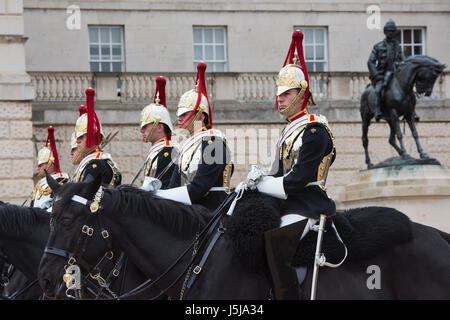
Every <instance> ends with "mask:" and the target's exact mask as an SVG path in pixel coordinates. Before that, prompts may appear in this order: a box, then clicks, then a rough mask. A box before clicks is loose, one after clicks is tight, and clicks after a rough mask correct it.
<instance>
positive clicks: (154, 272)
mask: <svg viewBox="0 0 450 320" xmlns="http://www.w3.org/2000/svg"><path fill="white" fill-rule="evenodd" d="M100 184H101V180H100V179H95V180H92V181H86V182H83V183H76V184H75V183H67V184H65V185H64V186H58V184H57V183H56V182H55V181H54V180H53V181H52V180H50V179H49V185H50V186H51V188H52V189H53V190H54V191H55V194H56V198H55V199H56V201H55V202H54V206H53V215H54V234H53V236H52V238H51V241H49V243H48V245H51V246H53V247H59V248H66V250H68V251H70V250H73V246H74V243H75V242H76V241H77V238H78V234H79V229H80V228H81V226H82V225H83V223H84V221H86V219H89V218H90V217H93V216H95V217H96V218H97V219H101V221H102V223H103V225H104V226H107V228H108V230H110V233H111V234H113V235H120V236H117V237H115V239H116V240H117V242H116V243H115V245H117V246H119V247H120V248H121V250H123V251H124V252H126V253H127V255H128V256H129V258H130V260H132V261H133V262H134V263H135V264H136V265H137V266H138V268H139V269H140V270H142V271H143V272H144V273H145V274H146V276H147V277H149V278H152V279H156V280H155V282H156V283H157V284H158V286H159V287H160V288H164V291H163V292H165V293H166V294H167V295H168V296H169V297H170V298H171V299H179V298H182V299H232V300H246V299H252V300H265V299H270V298H271V297H273V296H272V293H271V292H272V282H271V279H270V276H268V274H267V272H265V269H264V268H261V269H260V270H251V269H250V268H247V266H246V265H245V264H244V263H242V260H241V257H240V255H239V254H237V253H236V250H235V249H234V248H235V247H236V246H235V245H234V243H233V241H234V240H233V239H232V237H231V235H230V232H229V230H228V229H227V225H229V223H228V222H227V221H225V220H226V219H228V218H229V219H233V218H234V216H235V214H236V211H238V207H240V206H241V205H242V204H245V203H246V202H245V199H241V200H240V201H239V202H238V205H237V206H236V208H235V213H233V215H232V216H231V217H229V216H226V217H228V218H224V219H222V220H223V222H224V224H223V225H219V227H218V228H216V227H214V229H211V226H214V224H212V225H209V223H208V222H210V221H211V219H213V217H216V215H214V216H213V215H212V214H211V212H209V211H208V210H207V209H205V208H204V207H201V206H198V205H191V206H188V205H184V204H181V203H178V202H174V201H171V200H167V199H159V198H156V197H154V196H153V195H152V193H150V192H145V191H143V190H139V189H137V188H134V187H128V188H120V189H104V190H103V192H101V196H99V191H98V190H99V187H100ZM265 197H266V196H265ZM266 198H269V197H266ZM92 199H95V200H92ZM271 199H272V198H271ZM241 201H242V203H241ZM92 203H96V205H97V204H98V205H99V206H100V208H101V209H99V210H98V211H96V212H94V213H93V212H92V210H90V208H92ZM96 205H94V208H95V207H96ZM268 207H270V205H268V203H267V202H265V201H263V200H261V199H260V200H258V201H255V205H254V206H253V209H252V211H253V212H254V213H255V216H254V219H253V220H258V217H260V216H258V212H262V211H264V210H266V211H267V209H266V208H268ZM354 210H356V211H358V210H359V213H362V212H364V211H365V210H367V209H366V208H360V209H354ZM380 210H382V211H387V212H388V213H389V212H392V209H389V208H381V209H380ZM277 214H278V215H279V213H278V212H277ZM259 219H260V220H261V223H265V219H264V218H262V217H260V218H259ZM278 219H279V217H278ZM374 221H376V219H375V220H374ZM387 223H389V221H387ZM204 230H211V234H210V235H208V234H207V236H205V237H206V238H205V239H207V240H209V239H210V237H212V238H215V237H217V238H216V240H217V241H215V244H214V246H212V247H211V246H210V245H208V246H207V248H210V250H208V249H207V250H206V251H204V250H200V249H198V248H199V247H201V248H205V247H206V245H205V243H211V242H203V241H202V242H197V241H196V240H198V241H200V239H203V238H200V237H199V235H203V234H204ZM411 230H412V231H411V239H410V240H409V241H406V242H404V243H401V244H398V245H396V246H392V247H390V248H386V249H385V250H384V251H382V252H380V253H379V254H377V255H375V256H372V257H367V258H366V259H365V260H362V261H348V262H345V263H344V264H342V266H341V267H339V268H337V269H330V268H323V269H321V271H320V278H319V283H318V287H317V298H318V299H444V298H445V299H448V298H449V297H450V292H449V290H448V288H449V286H450V276H449V274H448V270H449V268H450V244H449V241H448V238H444V237H443V236H448V235H446V234H444V233H441V232H439V231H438V230H437V229H434V228H431V227H427V226H424V225H421V224H418V223H411ZM248 231H249V232H252V231H253V228H249V229H248ZM310 232H312V231H310ZM221 234H223V236H220V235H221ZM262 237H263V236H262V235H261V238H260V240H261V241H263V240H262ZM193 243H194V244H195V243H197V244H199V247H197V246H196V245H194V246H193V247H192V244H193ZM262 247H263V246H262ZM262 247H261V248H262ZM191 248H193V249H192V250H191ZM197 249H198V250H200V251H202V252H208V254H201V253H202V252H198V250H197ZM186 253H187V254H186ZM262 254H263V252H257V253H256V255H262ZM200 257H202V259H201V260H200V262H199V264H198V265H197V266H195V267H194V265H195V264H192V262H193V261H198V260H195V259H198V258H200ZM204 257H207V259H206V260H204ZM202 261H203V263H202ZM54 263H58V257H57V256H54V255H49V254H44V256H43V258H42V261H41V266H40V270H39V278H40V282H41V285H42V286H43V289H44V290H46V288H48V287H52V286H54V284H55V281H57V280H58V279H59V278H60V277H61V274H60V272H58V271H56V270H55V269H54V268H51V266H52V265H53V264H54ZM190 265H192V268H191V267H190ZM371 265H376V266H379V268H380V270H381V279H380V288H379V289H377V290H371V289H370V288H368V286H367V281H368V277H369V276H370V275H368V274H367V273H366V271H367V268H368V266H371ZM194 275H195V281H193V279H194ZM311 279H312V272H311V270H310V269H308V273H307V275H306V279H305V281H303V285H302V288H303V289H304V290H302V298H304V299H308V298H309V292H310V289H311ZM150 286H151V284H150ZM140 287H141V286H140ZM141 288H142V290H144V288H148V287H146V286H142V287H141ZM135 292H139V291H135Z"/></svg>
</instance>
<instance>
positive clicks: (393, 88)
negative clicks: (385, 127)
mask: <svg viewBox="0 0 450 320" xmlns="http://www.w3.org/2000/svg"><path fill="white" fill-rule="evenodd" d="M445 67H446V66H445V65H443V64H441V63H439V62H438V61H437V60H436V59H433V58H430V57H428V56H421V55H418V56H413V57H409V58H407V59H406V60H405V61H404V62H403V63H402V64H400V65H399V67H398V68H397V69H396V71H395V72H394V73H393V74H392V77H391V79H390V81H389V82H388V85H387V86H386V88H385V90H384V95H383V99H381V112H382V119H384V120H386V121H387V123H388V124H389V127H390V129H391V132H390V136H389V143H390V144H391V145H392V146H393V147H394V148H395V150H396V151H397V152H398V153H399V155H400V156H401V157H402V159H407V158H409V156H408V154H407V152H406V150H405V147H404V145H403V135H402V132H401V130H400V122H399V118H400V117H401V116H403V118H404V119H405V120H406V122H408V125H409V128H410V129H411V132H412V135H413V137H414V140H415V142H416V146H417V151H418V152H419V155H420V158H421V159H428V158H429V157H428V155H427V154H426V153H425V152H424V150H423V148H422V146H421V145H420V142H419V135H418V134H417V130H416V124H415V122H416V116H415V115H416V113H415V106H416V97H415V94H414V91H413V88H414V86H416V92H417V94H424V95H425V96H430V95H431V92H432V91H433V86H434V83H435V81H436V78H437V77H438V76H439V75H440V74H441V73H442V72H443V70H444V69H445ZM375 94H376V93H375V90H374V88H373V86H372V85H371V84H369V85H368V86H367V88H366V90H365V91H364V92H363V94H362V95H361V106H360V113H361V118H362V144H363V147H364V151H365V155H366V164H367V167H368V168H369V169H370V168H372V167H373V164H372V163H371V161H370V157H369V151H368V144H369V140H368V137H367V133H368V130H369V125H370V121H371V120H372V118H373V117H374V101H375V100H374V95H375ZM417 119H418V118H417ZM395 136H397V139H398V142H399V143H400V146H398V145H397V143H396V141H395Z"/></svg>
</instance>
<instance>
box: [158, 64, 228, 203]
mask: <svg viewBox="0 0 450 320" xmlns="http://www.w3.org/2000/svg"><path fill="white" fill-rule="evenodd" d="M205 70H206V64H205V63H203V62H200V63H199V64H198V65H197V78H196V83H197V85H196V88H195V89H191V90H189V91H187V92H185V93H184V94H183V95H182V96H181V98H180V101H179V103H178V108H177V117H178V125H179V127H180V128H181V129H185V130H188V131H189V134H190V137H189V139H187V140H186V141H185V142H184V143H183V145H182V146H181V147H180V153H179V156H178V161H177V166H176V169H175V171H174V173H173V175H172V179H171V182H170V185H169V187H170V189H167V190H158V191H157V192H156V195H157V196H159V197H162V198H167V199H172V200H175V201H179V202H182V203H185V204H193V203H195V204H201V205H203V206H205V207H206V208H208V209H210V210H215V209H216V208H217V207H218V206H219V205H220V204H221V203H222V201H223V200H224V199H225V198H226V196H227V192H228V190H229V184H230V178H231V175H232V173H233V164H232V163H231V155H230V151H229V149H228V147H227V145H226V139H225V136H224V135H223V133H222V132H220V131H219V130H217V129H213V127H212V112H211V106H210V104H209V100H208V94H207V92H206V82H205Z"/></svg>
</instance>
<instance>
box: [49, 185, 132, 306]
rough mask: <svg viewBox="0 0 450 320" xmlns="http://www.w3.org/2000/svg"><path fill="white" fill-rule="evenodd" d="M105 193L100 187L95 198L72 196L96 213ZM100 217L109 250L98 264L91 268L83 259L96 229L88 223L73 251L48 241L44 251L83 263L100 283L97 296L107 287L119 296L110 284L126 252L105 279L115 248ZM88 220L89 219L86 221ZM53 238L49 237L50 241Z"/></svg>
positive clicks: (69, 260) (83, 227)
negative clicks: (105, 272) (104, 269)
mask: <svg viewBox="0 0 450 320" xmlns="http://www.w3.org/2000/svg"><path fill="white" fill-rule="evenodd" d="M102 195H103V189H102V187H100V188H99V189H98V191H97V193H96V194H95V198H94V200H87V199H85V198H83V197H81V196H78V195H74V196H73V197H72V200H73V201H75V202H78V203H80V204H82V205H85V206H88V207H89V209H90V211H91V212H92V213H93V214H95V213H96V212H97V211H99V210H101V208H102V207H101V205H100V201H101V198H102ZM97 218H98V223H99V226H100V229H101V235H102V238H103V240H104V241H105V244H106V247H107V251H106V252H105V254H104V255H103V257H102V258H101V259H100V260H99V262H97V264H96V265H95V266H94V267H93V268H91V267H90V264H89V263H87V262H86V261H85V260H84V259H82V256H83V255H84V253H85V252H86V248H87V243H88V241H87V240H88V239H89V238H90V237H92V235H93V234H94V229H93V228H92V227H90V226H89V225H87V224H84V225H83V226H82V228H81V237H79V238H78V240H77V243H76V245H75V249H74V250H73V252H71V251H68V250H63V249H59V248H55V247H52V246H49V245H48V243H47V246H46V247H45V249H44V253H50V254H54V255H57V256H60V257H63V258H67V259H68V261H67V265H69V266H71V265H74V264H75V263H78V264H80V265H81V267H83V268H84V269H85V270H87V271H88V272H89V276H90V277H91V278H92V279H94V280H96V281H97V282H98V284H99V285H100V291H99V293H98V294H97V296H98V295H99V294H100V293H101V291H102V290H103V289H104V288H105V289H107V290H108V291H109V293H110V294H111V295H112V296H113V297H117V296H116V295H115V294H114V293H113V292H112V291H111V290H110V289H109V286H110V284H111V282H112V280H113V279H115V278H117V277H118V275H119V273H120V269H121V268H122V265H123V260H124V254H123V252H122V254H121V256H120V258H119V260H118V261H117V263H116V264H115V265H114V267H113V268H112V270H111V271H110V273H109V275H108V276H107V277H106V279H107V280H105V279H104V278H103V277H102V276H101V272H102V270H103V268H105V266H106V264H107V263H108V262H111V261H113V257H114V253H113V249H112V244H111V241H110V238H109V237H110V235H109V232H108V231H107V230H106V229H104V228H103V227H102V224H101V219H100V215H97ZM86 222H87V221H86ZM52 230H53V226H52V224H51V231H52ZM50 240H51V238H50V239H49V242H50Z"/></svg>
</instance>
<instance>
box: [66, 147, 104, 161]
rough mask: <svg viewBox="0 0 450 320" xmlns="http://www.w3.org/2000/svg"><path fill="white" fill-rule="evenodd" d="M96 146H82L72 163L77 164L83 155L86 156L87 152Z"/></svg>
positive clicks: (90, 151) (89, 152)
mask: <svg viewBox="0 0 450 320" xmlns="http://www.w3.org/2000/svg"><path fill="white" fill-rule="evenodd" d="M97 148H98V146H93V147H91V148H86V146H84V147H83V148H82V149H81V150H80V152H78V153H77V155H76V156H75V157H74V158H73V160H72V164H74V165H77V164H79V163H80V161H81V160H83V158H84V157H86V156H87V155H88V154H91V153H92V151H94V150H96V149H97Z"/></svg>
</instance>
